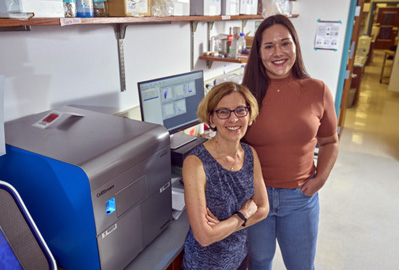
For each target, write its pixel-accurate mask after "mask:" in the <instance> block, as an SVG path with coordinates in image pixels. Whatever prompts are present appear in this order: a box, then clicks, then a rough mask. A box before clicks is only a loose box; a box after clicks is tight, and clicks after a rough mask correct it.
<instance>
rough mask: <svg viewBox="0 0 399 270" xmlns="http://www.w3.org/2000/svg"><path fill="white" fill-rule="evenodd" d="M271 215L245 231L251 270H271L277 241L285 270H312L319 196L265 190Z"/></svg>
mask: <svg viewBox="0 0 399 270" xmlns="http://www.w3.org/2000/svg"><path fill="white" fill-rule="evenodd" d="M267 193H268V197H269V204H270V212H269V215H268V217H267V218H266V219H264V220H262V221H261V222H259V223H257V224H255V225H253V226H251V227H249V228H248V236H249V256H250V259H249V262H250V264H249V265H250V267H249V269H250V270H258V269H259V270H266V269H269V270H271V269H272V262H273V257H274V253H275V251H276V239H277V240H278V244H279V246H280V249H281V254H282V256H283V260H284V264H285V267H286V268H287V269H288V270H313V269H314V259H315V255H316V242H317V232H318V223H319V195H318V193H316V194H315V195H313V196H311V197H310V196H306V195H305V194H303V193H302V191H301V189H300V188H298V189H283V188H272V187H267Z"/></svg>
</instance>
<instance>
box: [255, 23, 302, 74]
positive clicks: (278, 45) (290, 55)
mask: <svg viewBox="0 0 399 270" xmlns="http://www.w3.org/2000/svg"><path fill="white" fill-rule="evenodd" d="M259 55H260V57H261V59H262V63H263V66H264V67H265V69H266V74H267V76H268V77H269V78H271V79H282V78H285V77H288V76H289V75H290V74H291V69H292V66H293V65H294V64H295V60H296V47H295V43H294V40H293V38H292V36H291V34H290V32H289V31H288V29H287V28H286V27H285V26H283V25H281V24H275V25H273V26H271V27H269V28H267V29H266V30H265V31H263V34H262V43H261V45H260V49H259Z"/></svg>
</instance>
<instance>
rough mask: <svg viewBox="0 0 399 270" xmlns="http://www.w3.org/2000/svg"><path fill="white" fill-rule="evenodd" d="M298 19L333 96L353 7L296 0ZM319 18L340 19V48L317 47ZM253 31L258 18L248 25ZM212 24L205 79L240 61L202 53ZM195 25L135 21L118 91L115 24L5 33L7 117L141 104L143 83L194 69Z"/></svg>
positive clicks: (1, 39) (200, 30)
mask: <svg viewBox="0 0 399 270" xmlns="http://www.w3.org/2000/svg"><path fill="white" fill-rule="evenodd" d="M296 10H297V12H298V13H299V14H300V16H299V17H298V18H293V19H292V21H293V22H294V24H295V26H296V28H297V31H298V34H299V37H300V42H301V47H302V51H303V56H304V60H305V65H306V67H307V70H308V72H309V73H310V75H311V76H312V77H315V78H318V79H321V80H323V81H325V82H326V83H327V85H328V86H329V87H330V89H331V90H332V92H333V95H334V96H335V93H336V88H337V83H338V74H339V68H340V62H341V56H342V48H343V42H344V40H343V38H344V36H345V29H346V23H347V17H348V11H349V1H347V0H336V1H327V0H323V1H320V0H306V1H298V2H297V3H296ZM317 19H322V20H341V21H342V27H341V30H342V31H341V36H340V42H339V50H338V51H337V52H333V51H320V50H319V51H314V49H313V42H314V38H315V32H316V27H317ZM232 26H241V21H232V22H216V23H215V25H214V27H213V29H212V31H211V34H212V35H214V34H216V33H217V32H226V31H228V28H229V27H232ZM249 31H251V33H254V21H248V24H247V27H246V28H245V29H244V32H245V33H247V32H249ZM206 33H207V24H206V23H205V22H200V23H198V27H197V31H196V32H195V34H194V40H195V42H194V69H195V70H199V69H203V70H204V72H205V79H206V80H207V79H210V78H213V77H215V76H218V75H220V74H222V73H223V67H224V65H226V68H227V70H228V71H229V70H233V69H237V68H239V67H240V65H239V64H225V63H218V62H214V63H213V65H212V69H209V70H208V68H207V67H206V61H203V60H199V59H198V57H199V55H200V54H201V53H202V52H203V51H204V50H206V46H207V45H206V44H207V43H206V42H207V41H206ZM190 35H191V34H190V24H189V23H180V22H179V23H172V24H150V25H130V26H128V27H127V32H126V37H125V41H124V44H125V68H126V85H127V91H126V92H120V81H119V65H118V50H117V39H116V34H115V30H114V26H113V25H81V26H64V27H61V26H41V27H38V26H36V27H32V31H30V32H1V33H0V74H4V75H5V96H4V100H5V105H4V107H5V108H4V112H5V121H9V120H13V119H16V118H19V117H22V116H25V115H29V114H33V113H38V112H42V111H45V110H49V109H53V108H56V107H59V106H61V105H66V104H79V105H90V106H97V107H104V110H105V111H108V112H118V111H123V110H127V109H129V108H131V107H134V106H137V105H139V101H138V94H137V82H138V81H142V80H148V79H152V78H157V77H162V76H168V75H172V74H176V73H183V72H188V71H190Z"/></svg>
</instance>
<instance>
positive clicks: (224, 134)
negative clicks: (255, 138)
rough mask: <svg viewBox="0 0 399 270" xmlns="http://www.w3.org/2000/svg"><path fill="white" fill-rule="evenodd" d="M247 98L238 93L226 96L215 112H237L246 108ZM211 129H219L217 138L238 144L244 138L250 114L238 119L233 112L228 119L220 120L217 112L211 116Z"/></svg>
mask: <svg viewBox="0 0 399 270" xmlns="http://www.w3.org/2000/svg"><path fill="white" fill-rule="evenodd" d="M246 106H247V104H246V102H245V98H244V97H243V96H242V95H241V94H240V93H238V92H233V93H231V94H229V95H227V96H224V97H223V98H222V99H221V100H220V101H219V103H218V104H217V106H216V108H215V110H214V111H217V110H220V109H227V110H235V109H237V108H240V107H246ZM210 123H211V127H212V128H213V129H214V128H216V129H217V133H216V136H218V137H219V138H223V139H225V140H228V141H235V142H238V141H239V140H240V139H241V138H242V137H244V135H245V132H246V131H247V128H248V123H249V113H248V114H247V116H244V117H237V116H236V115H235V113H234V112H231V114H230V117H229V118H227V119H219V117H218V116H217V114H216V112H213V113H212V114H211V115H210Z"/></svg>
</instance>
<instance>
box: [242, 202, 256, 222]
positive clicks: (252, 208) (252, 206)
mask: <svg viewBox="0 0 399 270" xmlns="http://www.w3.org/2000/svg"><path fill="white" fill-rule="evenodd" d="M257 210H258V206H257V205H256V203H255V202H254V200H252V199H249V200H247V201H246V202H245V203H244V204H243V205H242V207H241V209H240V212H241V213H242V214H243V215H244V216H245V217H246V218H247V219H249V218H250V217H252V216H253V215H254V214H255V213H256V211H257Z"/></svg>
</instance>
